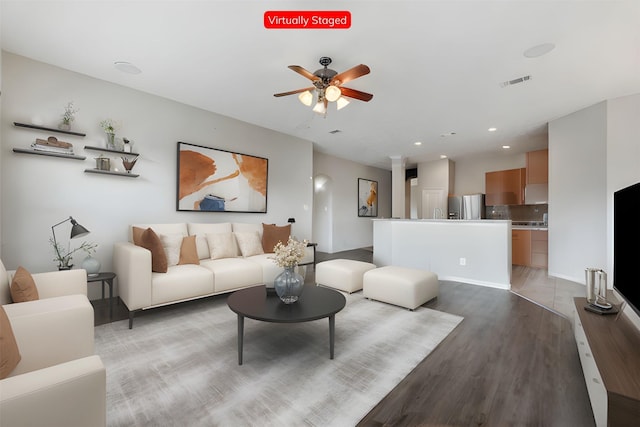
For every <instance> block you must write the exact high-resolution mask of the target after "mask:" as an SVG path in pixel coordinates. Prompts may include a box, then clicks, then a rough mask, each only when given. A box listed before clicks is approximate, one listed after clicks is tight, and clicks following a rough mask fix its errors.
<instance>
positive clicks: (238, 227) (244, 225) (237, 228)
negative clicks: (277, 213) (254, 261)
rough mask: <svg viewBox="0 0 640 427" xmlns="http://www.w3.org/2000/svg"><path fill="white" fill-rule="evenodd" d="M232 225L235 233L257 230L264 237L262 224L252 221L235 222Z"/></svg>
mask: <svg viewBox="0 0 640 427" xmlns="http://www.w3.org/2000/svg"><path fill="white" fill-rule="evenodd" d="M231 225H232V227H233V232H234V233H235V232H240V233H251V232H253V231H257V232H258V234H259V235H260V238H261V239H262V224H254V223H252V222H234V223H233V224H231Z"/></svg>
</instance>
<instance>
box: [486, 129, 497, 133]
mask: <svg viewBox="0 0 640 427" xmlns="http://www.w3.org/2000/svg"><path fill="white" fill-rule="evenodd" d="M487 130H488V131H489V132H495V131H497V130H498V128H489V129H487Z"/></svg>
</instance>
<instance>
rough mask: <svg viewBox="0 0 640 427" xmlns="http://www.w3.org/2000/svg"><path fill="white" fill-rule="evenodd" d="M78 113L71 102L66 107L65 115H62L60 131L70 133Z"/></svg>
mask: <svg viewBox="0 0 640 427" xmlns="http://www.w3.org/2000/svg"><path fill="white" fill-rule="evenodd" d="M77 112H78V110H77V109H76V108H75V107H74V106H73V102H72V101H69V102H68V103H67V106H66V107H64V113H63V114H62V120H61V121H60V124H59V125H58V129H60V130H64V131H70V130H71V122H72V121H74V120H75V115H76V113H77Z"/></svg>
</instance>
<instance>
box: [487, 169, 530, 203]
mask: <svg viewBox="0 0 640 427" xmlns="http://www.w3.org/2000/svg"><path fill="white" fill-rule="evenodd" d="M525 181H526V168H520V169H508V170H503V171H495V172H487V173H486V174H485V193H486V196H485V204H486V205H487V206H496V205H522V204H524V186H525Z"/></svg>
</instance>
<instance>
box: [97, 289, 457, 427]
mask: <svg viewBox="0 0 640 427" xmlns="http://www.w3.org/2000/svg"><path fill="white" fill-rule="evenodd" d="M345 296H346V298H347V305H346V307H345V308H344V309H343V310H342V311H341V312H339V313H338V314H337V315H336V332H335V358H334V359H333V360H330V359H329V322H328V320H327V319H322V320H318V321H314V322H308V323H301V324H274V323H263V322H258V321H255V320H251V319H246V320H245V339H244V360H243V365H242V366H239V365H238V353H237V316H236V314H235V313H233V312H232V311H231V310H230V309H229V308H228V306H227V304H226V297H225V296H219V297H215V298H209V299H203V300H200V301H196V302H190V303H186V304H178V305H174V306H171V307H168V308H163V309H156V310H152V311H150V312H148V313H144V314H143V315H141V316H138V317H136V319H135V322H134V327H133V329H132V330H129V329H128V321H127V320H123V321H118V322H114V323H110V324H106V325H101V326H97V327H96V328H95V343H96V353H97V354H98V355H100V357H101V358H102V361H103V363H104V365H105V366H106V370H107V425H109V426H151V425H153V426H254V425H255V426H341V427H342V426H353V425H355V424H357V423H358V422H359V421H360V420H361V419H362V418H363V417H364V416H365V415H366V414H367V413H368V412H369V411H370V410H371V409H372V408H373V407H374V406H375V405H376V404H377V403H378V402H379V401H380V400H382V398H384V397H385V396H386V394H387V393H389V391H391V390H392V389H393V387H395V386H396V385H397V384H398V383H399V382H400V381H401V380H402V379H403V378H404V377H405V376H406V375H407V374H409V372H411V370H412V369H413V368H414V367H415V366H416V365H417V364H418V363H419V362H420V361H421V360H422V359H424V358H425V357H426V356H427V355H428V354H429V353H430V352H431V351H432V350H433V349H434V348H435V347H436V346H437V345H438V344H439V343H440V342H441V341H442V340H443V339H444V338H445V337H446V336H447V335H448V334H449V333H450V332H451V331H452V330H453V329H454V328H455V327H456V326H457V325H458V323H460V322H461V321H462V318H461V317H458V316H454V315H451V314H447V313H442V312H438V311H434V310H430V309H426V308H424V307H419V308H418V309H417V310H415V311H413V312H412V311H408V310H406V309H403V308H400V307H396V306H392V305H388V304H384V303H380V302H376V301H370V300H367V299H365V298H363V297H362V292H358V293H355V294H352V295H345Z"/></svg>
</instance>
